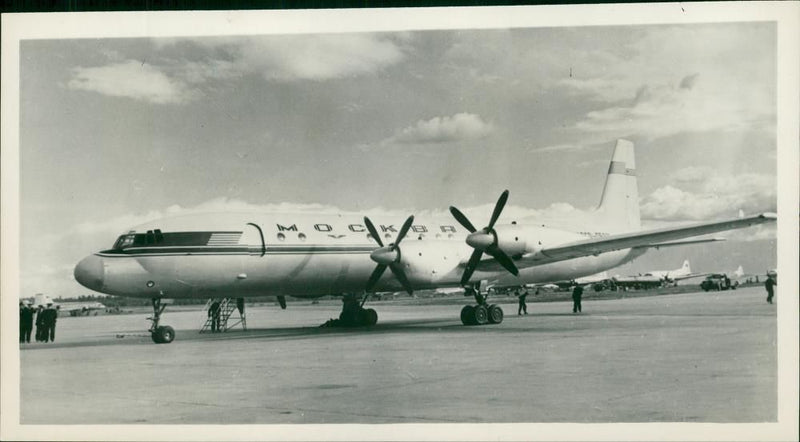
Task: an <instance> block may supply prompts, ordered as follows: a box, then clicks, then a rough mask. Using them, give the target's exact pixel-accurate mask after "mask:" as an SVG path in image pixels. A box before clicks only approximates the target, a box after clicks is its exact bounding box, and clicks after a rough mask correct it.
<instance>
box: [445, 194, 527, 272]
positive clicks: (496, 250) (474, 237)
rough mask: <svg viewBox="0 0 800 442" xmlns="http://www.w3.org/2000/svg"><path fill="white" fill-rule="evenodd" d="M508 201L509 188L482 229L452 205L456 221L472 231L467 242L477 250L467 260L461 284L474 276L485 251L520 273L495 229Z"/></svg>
mask: <svg viewBox="0 0 800 442" xmlns="http://www.w3.org/2000/svg"><path fill="white" fill-rule="evenodd" d="M506 201H508V190H506V191H504V192H503V193H502V194H501V195H500V198H499V199H498V200H497V204H495V205H494V211H493V212H492V217H491V219H490V220H489V225H488V226H486V227H484V228H483V229H481V230H477V229H476V228H475V226H473V225H472V223H471V222H469V219H468V218H467V217H466V216H464V214H463V213H461V211H460V210H458V209H456V208H455V207H453V206H450V213H451V214H453V217H454V218H455V219H456V221H458V222H459V224H461V225H462V226H464V228H465V229H467V230H468V231H469V232H470V233H469V235H467V244H469V246H470V247H472V248H473V249H475V251H474V252H472V256H470V257H469V261H467V266H466V268H465V269H464V274H463V275H461V285H464V284H466V283H468V282H469V278H470V277H472V273H473V272H474V271H475V267H477V266H478V262H480V260H481V256H482V255H483V254H484V253H486V254H487V255H489V256H491V257H492V258H494V259H496V260H497V262H499V263H500V265H502V266H503V268H505V269H506V270H508V271H509V272H511V273H512V274H513V275H514V276H516V275H519V270H517V266H515V265H514V262H513V261H511V258H509V257H508V255H506V253H505V252H504V251H503V250H502V249H500V247H498V246H497V232H495V230H494V224H495V223H496V222H497V219H498V218H500V214H501V213H502V212H503V208H504V207H505V205H506Z"/></svg>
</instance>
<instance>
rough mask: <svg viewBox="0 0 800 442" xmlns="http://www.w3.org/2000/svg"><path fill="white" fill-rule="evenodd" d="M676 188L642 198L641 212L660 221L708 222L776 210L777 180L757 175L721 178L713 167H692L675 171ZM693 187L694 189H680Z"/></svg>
mask: <svg viewBox="0 0 800 442" xmlns="http://www.w3.org/2000/svg"><path fill="white" fill-rule="evenodd" d="M671 181H672V182H673V183H675V186H673V185H667V186H663V187H660V188H658V189H656V190H655V191H653V192H652V193H651V194H650V195H648V196H646V197H645V198H643V199H642V202H641V213H642V216H643V217H645V218H651V219H657V220H705V219H712V218H723V217H735V216H736V215H737V213H738V211H739V210H740V209H741V210H742V211H744V213H746V214H754V213H759V212H766V211H773V212H774V211H775V208H776V207H777V187H776V186H777V184H776V181H775V178H774V177H772V176H767V175H760V174H755V173H744V174H739V175H736V176H730V175H721V174H719V173H716V172H715V171H713V170H712V169H711V168H704V167H689V168H686V169H682V170H679V171H677V172H675V173H674V174H673V176H672V180H671ZM683 185H691V187H692V188H693V189H695V190H692V191H689V190H684V189H682V188H680V187H677V186H681V187H682V186H683Z"/></svg>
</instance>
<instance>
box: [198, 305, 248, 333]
mask: <svg viewBox="0 0 800 442" xmlns="http://www.w3.org/2000/svg"><path fill="white" fill-rule="evenodd" d="M215 302H219V324H218V330H219V331H223V332H224V331H228V330H230V329H232V328H233V327H236V326H237V325H239V324H241V325H242V329H243V330H247V320H246V317H245V313H244V311H241V312H239V318H238V319H237V318H235V317H234V318H233V322H232V323H231V322H229V320H230V319H231V315H232V314H233V312H235V311H236V310H237V308H236V298H211V299H209V300H208V302H206V306H205V308H204V309H203V315H205V318H206V319H205V324H203V327H202V328H200V333H206V332H210V331H211V322H212V319H213V318H212V317H211V316H209V314H208V312H209V309H210V308H211V305H212V304H214V303H215Z"/></svg>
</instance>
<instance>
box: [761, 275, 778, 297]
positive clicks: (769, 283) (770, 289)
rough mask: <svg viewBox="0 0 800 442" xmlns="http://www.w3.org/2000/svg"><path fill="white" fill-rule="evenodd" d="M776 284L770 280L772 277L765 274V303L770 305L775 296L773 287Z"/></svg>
mask: <svg viewBox="0 0 800 442" xmlns="http://www.w3.org/2000/svg"><path fill="white" fill-rule="evenodd" d="M776 285H778V283H777V282H776V281H775V280H774V279H773V278H772V275H770V274H767V280H766V281H764V288H766V289H767V302H768V303H770V304H772V297H773V296H775V288H774V287H775V286H776Z"/></svg>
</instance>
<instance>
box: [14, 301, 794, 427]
mask: <svg viewBox="0 0 800 442" xmlns="http://www.w3.org/2000/svg"><path fill="white" fill-rule="evenodd" d="M565 296H568V295H565ZM512 300H513V298H498V299H497V300H495V302H497V301H504V302H506V303H505V304H502V306H503V308H504V310H505V314H506V317H505V320H504V322H503V323H502V324H499V325H491V326H463V325H461V322H460V320H459V311H460V306H459V305H452V304H451V305H424V306H415V305H405V303H394V302H375V303H372V304H371V305H368V306H370V307H372V308H375V309H376V310H377V311H378V314H379V322H378V324H377V325H376V326H374V327H370V328H356V329H340V328H320V327H319V325H320V324H322V323H323V322H325V321H326V320H328V319H329V318H333V317H336V316H338V312H339V310H340V305H339V304H337V302H323V303H320V304H315V305H312V304H311V303H310V302H295V303H290V304H289V306H288V309H287V310H280V308H279V307H277V306H272V305H264V306H257V307H248V311H247V324H248V330H247V331H242V330H241V329H234V330H231V331H228V332H226V333H217V334H211V333H204V334H200V333H198V330H199V328H200V327H201V325H202V324H203V321H204V319H205V312H203V311H201V309H202V307H201V306H197V307H191V308H190V307H174V308H173V307H168V308H167V311H166V313H165V314H164V316H163V319H162V324H164V325H171V326H172V327H174V328H175V329H176V332H177V337H176V340H175V341H174V342H173V343H171V344H167V345H156V344H153V343H152V342H151V340H150V338H149V335H148V334H147V333H146V329H147V327H148V326H149V323H148V322H147V321H146V320H145V317H146V316H148V315H147V314H145V313H141V314H132V315H99V316H90V317H76V318H71V317H67V318H59V321H58V325H57V336H56V342H55V343H50V344H41V343H36V344H34V343H31V344H23V345H22V346H21V351H20V367H21V382H20V387H21V388H20V423H21V424H23V425H25V424H328V423H335V424H340V423H351V424H384V423H485V422H499V423H520V422H523V423H525V422H534V423H542V422H544V423H553V422H578V423H604V422H718V423H729V422H742V423H750V422H775V421H776V420H777V414H778V406H777V401H778V395H777V385H778V382H777V347H776V335H777V330H776V322H777V321H776V309H777V305H769V304H767V303H766V302H765V301H764V295H763V289H759V288H744V289H740V290H736V291H724V292H709V293H705V292H697V293H687V294H677V295H661V296H649V297H640V298H629V299H613V300H596V301H593V300H592V297H591V294H589V295H588V296H586V297H585V298H584V301H583V310H584V311H583V312H582V313H580V314H573V313H572V311H571V308H572V304H571V302H567V301H564V302H547V303H535V302H529V303H528V312H529V313H530V314H528V315H526V316H517V315H516V310H517V305H516V302H514V303H513V304H512V303H509V302H510V301H512ZM529 300H530V298H529ZM467 301H468V299H466V298H464V303H465V304H466V303H467Z"/></svg>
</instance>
